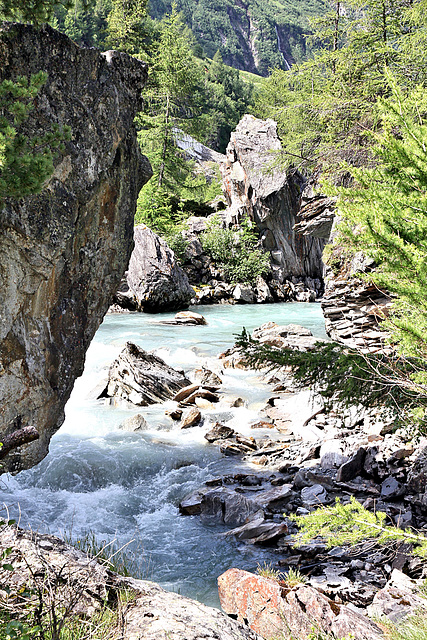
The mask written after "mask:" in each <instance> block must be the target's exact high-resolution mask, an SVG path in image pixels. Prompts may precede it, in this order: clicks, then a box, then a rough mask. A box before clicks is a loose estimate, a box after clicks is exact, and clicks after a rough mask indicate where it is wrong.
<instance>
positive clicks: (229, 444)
mask: <svg viewBox="0 0 427 640" xmlns="http://www.w3.org/2000/svg"><path fill="white" fill-rule="evenodd" d="M219 449H220V451H221V453H223V454H224V455H225V456H241V455H244V454H245V453H249V452H250V451H252V450H253V447H252V446H248V445H247V444H245V443H242V442H236V441H235V440H224V441H222V442H221V444H220V447H219Z"/></svg>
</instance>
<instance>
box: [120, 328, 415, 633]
mask: <svg viewBox="0 0 427 640" xmlns="http://www.w3.org/2000/svg"><path fill="white" fill-rule="evenodd" d="M252 336H253V337H254V338H256V339H258V340H260V341H261V342H263V343H266V344H269V345H270V346H271V345H272V346H276V347H283V346H291V347H292V348H295V349H300V350H304V351H305V350H312V349H315V348H316V344H317V343H318V339H316V338H314V337H313V336H312V334H311V332H310V331H309V330H307V329H305V328H304V327H301V326H298V325H286V326H283V325H278V324H276V323H274V322H269V323H266V324H265V325H263V326H262V327H260V328H258V329H256V330H255V331H254V332H253V334H252ZM128 351H129V349H128V350H127V352H126V353H128ZM230 367H239V368H246V363H245V360H244V358H243V357H242V356H241V354H239V353H238V352H237V351H236V350H235V349H230V350H228V351H227V352H225V353H223V354H221V355H220V357H219V363H218V367H217V370H216V372H213V371H209V370H206V369H202V370H197V371H194V372H193V375H190V376H189V377H190V378H192V379H193V380H194V381H193V382H192V383H191V384H189V385H188V386H183V387H182V389H181V390H180V391H178V393H176V394H174V393H173V392H172V391H171V392H170V394H169V397H170V398H171V399H172V401H173V402H174V403H175V406H172V408H171V407H170V406H169V408H168V410H167V414H168V416H169V417H170V418H171V419H172V420H174V421H176V422H177V423H178V424H179V425H180V427H181V428H182V429H188V428H192V427H194V426H200V424H203V420H204V416H203V413H204V410H212V409H213V408H214V406H215V405H220V404H221V403H223V404H224V403H228V406H239V404H244V402H245V401H244V399H242V398H239V397H235V398H231V399H230V398H227V397H226V392H225V390H224V389H223V386H222V380H221V371H224V369H227V368H230ZM115 368H116V369H117V365H115ZM128 369H129V367H128ZM114 371H115V369H114V368H112V369H111V370H110V376H111V375H114ZM263 375H264V377H265V378H266V379H267V381H268V383H269V384H270V385H271V388H272V394H271V397H270V398H269V400H268V402H267V403H266V405H265V406H264V407H263V408H262V410H261V411H260V413H259V415H258V417H257V419H256V420H254V421H253V424H252V425H251V426H252V427H253V430H254V433H256V434H257V433H258V432H259V430H260V429H262V430H264V433H263V435H262V436H259V435H258V437H257V436H255V437H252V436H248V435H243V434H241V433H239V431H238V429H236V428H233V427H231V426H230V424H227V421H224V422H216V423H215V424H213V425H212V424H209V428H208V429H207V430H206V432H205V434H204V437H205V439H206V440H207V441H208V442H209V443H211V444H212V445H213V446H216V447H219V449H220V451H221V453H222V454H223V455H224V456H230V457H231V456H236V457H240V458H242V459H243V460H244V461H245V462H246V463H249V465H250V467H251V470H250V472H243V473H242V472H240V473H234V474H229V475H225V476H224V475H223V476H218V477H216V478H213V479H210V480H209V481H207V482H205V484H204V485H202V486H200V487H199V488H198V489H197V490H196V491H193V492H191V493H190V494H189V495H187V496H186V497H185V498H184V499H183V500H182V501H181V502H180V512H181V514H183V515H187V516H198V517H199V518H200V519H201V520H202V521H203V522H204V523H207V524H212V523H215V524H218V523H221V524H223V525H225V526H226V527H227V528H228V531H226V532H224V533H223V534H222V536H223V537H224V538H235V539H237V540H238V541H240V542H242V543H244V544H245V545H255V546H258V547H260V548H265V547H269V548H270V549H271V550H273V551H274V554H275V560H274V565H275V567H276V569H277V570H278V571H280V572H282V573H283V577H285V576H286V574H287V573H288V572H289V570H290V569H291V568H298V570H299V571H300V572H301V573H302V574H303V576H304V577H305V579H306V580H307V587H305V588H306V589H307V588H308V587H310V588H312V589H315V590H316V593H321V594H323V596H326V597H327V599H328V598H329V599H330V601H332V602H334V603H335V604H337V605H340V606H341V605H343V606H344V605H345V606H344V608H343V609H342V615H343V616H344V617H346V616H347V617H346V623H345V624H346V625H347V626H348V630H350V629H351V628H352V626H353V627H354V625H356V623H357V624H359V626H360V625H361V626H360V629H361V630H360V632H359V631H358V632H356V636H355V637H357V638H371V637H372V638H374V637H380V636H381V635H382V631H381V630H380V629H379V628H376V629H374V628H373V627H372V628H371V627H369V624H368V623H367V622H366V623H365V622H364V620H365V619H364V617H363V616H365V615H366V614H369V615H373V614H375V615H377V616H381V615H386V616H389V617H391V619H399V618H400V617H403V616H404V615H406V614H407V613H408V611H409V610H411V607H412V605H413V606H415V604H416V602H417V596H414V598H415V599H414V600H413V602H412V600H411V597H409V596H408V595H406V596H405V597H403V596H402V597H401V598H400V599H399V598H398V597H395V596H393V595H390V593H391V592H390V589H392V590H393V589H394V588H396V589H397V590H399V589H401V590H403V591H402V593H403V592H405V589H406V590H407V589H408V588H409V587H408V584H409V586H411V585H412V587H411V589H412V591H415V590H416V583H415V582H412V583H411V580H419V579H423V578H425V577H427V565H426V563H425V562H423V561H422V560H421V559H420V558H418V557H415V556H413V555H412V554H411V547H410V545H408V544H404V543H402V542H399V543H398V542H396V543H392V544H388V545H381V544H378V543H376V542H375V541H373V540H366V541H365V542H363V543H359V544H358V545H356V546H352V547H351V546H349V545H344V546H337V547H334V548H332V549H330V548H329V547H328V545H327V541H326V540H324V539H321V538H318V539H314V540H313V541H311V542H309V543H306V544H303V545H298V544H297V541H296V536H297V533H298V527H297V525H296V524H295V522H294V521H293V520H292V519H290V518H289V517H288V516H290V515H293V514H296V515H306V514H309V513H310V512H311V511H313V509H317V508H318V507H321V506H327V505H332V504H334V503H335V501H336V500H337V499H339V500H340V501H341V502H342V503H343V504H346V503H348V502H349V501H350V500H351V499H352V498H355V499H356V500H357V501H358V502H360V503H361V504H362V505H363V506H364V507H365V508H367V509H369V510H372V511H383V512H385V513H386V514H387V516H388V523H389V524H395V525H397V526H399V527H403V528H406V527H408V526H413V527H416V528H417V529H418V530H420V531H425V530H427V499H426V494H425V474H426V471H425V468H426V467H425V463H426V450H427V439H426V438H425V437H419V438H417V439H414V438H413V434H411V433H410V432H409V431H408V430H406V429H405V428H404V427H399V428H397V427H396V425H395V424H394V422H393V421H392V420H391V417H390V416H387V414H385V413H384V412H382V411H379V410H375V411H366V410H362V408H359V407H352V408H350V409H349V410H347V411H345V412H343V411H337V410H336V409H335V410H334V409H329V410H327V409H326V407H325V405H324V402H323V400H322V398H321V397H320V396H318V395H315V394H313V393H312V392H311V391H310V390H309V389H303V390H297V389H295V388H294V386H293V381H292V379H291V378H290V376H289V374H288V372H286V371H284V370H279V371H276V372H274V373H272V372H268V373H264V374H263ZM118 395H119V396H120V395H121V391H118ZM266 430H268V431H269V433H268V434H267V433H266ZM405 576H406V577H405ZM233 580H234V579H233ZM233 580H230V579H228V582H227V581H226V583H227V588H226V589H225V591H226V592H227V593H226V595H224V596H223V598H222V600H224V602H227V605H226V606H225V608H226V610H227V611H228V612H229V613H236V612H237V614H238V615H239V616H240V618H241V619H242V620H243V619H245V618H248V615H249V614H248V615H243V614H242V613H241V611H240V609H239V605H238V604H236V596H235V587H234V586H233V584H234V582H233ZM408 581H409V583H408ZM246 589H249V587H248V586H247V587H246ZM411 589H410V591H411ZM412 591H411V593H412ZM230 594H231V595H230ZM240 597H241V598H243V595H242V594H241V595H240ZM307 597H308V596H307ZM316 597H317V596H316ZM405 598H406V599H405ZM408 598H409V599H408ZM231 601H233V603H234V604H233V606H231V605H230V602H231ZM326 601H327V600H325V602H326ZM224 602H222V604H223V606H224ZM328 602H329V601H328ZM347 605H348V606H349V607H350V609H348V611H351V612H352V613H351V614H350V613H347V608H346V607H347ZM251 606H255V605H251ZM328 606H329V605H328ZM227 607H228V608H227ZM233 607H234V609H233ZM252 613H253V611H252ZM355 613H356V614H357V615H354V614H355ZM348 616H349V617H348ZM364 625H365V626H364ZM366 625H367V626H366ZM303 626H304V625H303ZM356 626H357V625H356ZM253 628H254V629H256V630H257V631H262V626H261V627H259V626H257V625H255V626H254V627H253ZM344 628H346V627H345V625H344V627H342V628H341V627H339V626H338V627H336V629H335V632H338V629H344ZM331 629H332V628H331ZM331 629H328V628H326V629H325V630H326V631H331ZM332 630H333V629H332ZM353 633H355V630H354V628H353ZM266 637H267V636H266Z"/></svg>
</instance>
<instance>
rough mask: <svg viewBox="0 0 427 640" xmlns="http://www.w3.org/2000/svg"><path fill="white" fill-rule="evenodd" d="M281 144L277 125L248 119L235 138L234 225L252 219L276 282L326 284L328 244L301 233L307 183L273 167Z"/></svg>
mask: <svg viewBox="0 0 427 640" xmlns="http://www.w3.org/2000/svg"><path fill="white" fill-rule="evenodd" d="M280 149H281V143H280V140H279V138H278V137H277V130H276V123H275V122H274V121H273V120H265V121H264V120H259V119H257V118H254V117H253V116H250V115H245V116H244V117H243V118H242V120H241V121H240V122H239V124H238V126H237V128H236V130H235V131H234V132H233V133H232V134H231V140H230V143H229V145H228V147H227V159H226V162H225V163H224V164H223V165H222V168H221V172H222V177H223V183H224V189H225V195H226V198H227V201H228V204H229V210H228V215H229V217H230V221H239V220H240V219H241V218H242V217H243V216H245V215H248V216H249V217H250V218H251V219H252V220H254V221H255V222H256V224H257V226H258V228H259V230H260V232H261V234H262V242H263V246H264V248H265V249H267V250H268V251H270V252H271V257H272V273H273V279H275V280H277V281H278V282H280V283H281V282H284V280H285V279H290V278H291V277H294V278H304V277H307V276H308V277H310V278H321V277H322V273H323V263H322V251H323V247H324V245H325V241H324V240H323V239H321V238H313V237H308V236H304V235H302V234H301V233H296V231H295V229H294V227H295V224H296V223H297V222H298V219H297V213H298V210H299V207H300V197H301V192H302V190H303V188H304V178H303V177H302V176H301V175H300V174H299V173H298V172H294V173H292V174H290V173H288V174H286V173H285V172H284V171H283V170H282V169H281V168H279V167H276V168H275V167H273V166H272V165H273V163H274V155H273V154H272V152H274V151H279V150H280Z"/></svg>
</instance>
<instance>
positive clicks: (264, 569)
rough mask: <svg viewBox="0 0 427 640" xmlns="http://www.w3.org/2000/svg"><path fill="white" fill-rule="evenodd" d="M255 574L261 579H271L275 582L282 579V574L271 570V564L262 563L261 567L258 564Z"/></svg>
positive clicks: (276, 570)
mask: <svg viewBox="0 0 427 640" xmlns="http://www.w3.org/2000/svg"><path fill="white" fill-rule="evenodd" d="M256 572H257V574H258V575H259V576H262V577H263V578H271V579H272V580H277V582H279V580H281V579H282V577H283V574H282V573H281V572H280V571H279V570H278V569H273V567H272V565H271V562H265V561H264V563H263V564H262V565H261V564H258V565H257V568H256Z"/></svg>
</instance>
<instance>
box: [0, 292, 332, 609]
mask: <svg viewBox="0 0 427 640" xmlns="http://www.w3.org/2000/svg"><path fill="white" fill-rule="evenodd" d="M194 311H196V312H197V313H202V314H203V315H204V316H205V318H206V320H207V321H208V325H206V326H173V325H165V324H161V321H162V320H165V319H170V318H172V317H173V315H174V314H172V313H169V314H159V315H155V316H153V315H146V314H123V315H108V316H106V318H105V319H104V322H103V323H102V325H101V327H100V328H99V330H98V332H97V333H96V335H95V337H94V339H93V342H92V344H91V346H90V348H89V350H88V353H87V358H86V366H85V371H84V373H83V375H82V377H81V378H79V379H78V380H77V381H76V384H75V387H74V390H73V393H72V395H71V398H70V400H69V402H68V403H67V406H66V419H65V422H64V424H63V426H62V427H61V429H60V430H59V431H58V433H57V434H56V435H55V436H54V438H53V439H52V441H51V445H50V453H49V455H48V456H47V457H46V458H45V459H44V460H43V461H42V462H41V463H40V464H38V465H37V466H36V467H34V468H33V469H30V470H28V471H24V472H21V473H20V474H18V475H17V476H14V477H12V476H2V480H1V486H0V502H3V503H4V504H5V505H6V506H7V509H8V513H9V517H11V518H15V519H17V520H19V523H20V525H21V526H22V527H31V528H32V529H33V530H38V531H40V532H50V533H52V534H56V535H60V536H65V537H67V538H68V539H70V538H71V539H73V540H82V539H83V538H84V537H85V536H88V535H89V536H90V535H92V534H93V535H94V536H95V538H96V539H97V541H98V542H101V541H108V542H110V541H114V546H116V547H117V546H119V547H120V546H121V545H123V544H126V543H127V542H129V541H131V542H130V544H129V545H128V547H127V548H126V553H127V555H128V557H129V559H130V563H131V567H132V569H133V571H134V572H135V573H136V574H137V576H136V577H141V578H146V579H150V580H154V581H156V582H158V583H160V584H161V585H162V586H163V587H164V588H166V589H168V590H173V591H176V592H178V593H181V594H183V595H186V596H189V597H192V598H196V599H198V600H200V601H201V602H204V603H206V604H209V605H211V606H218V596H217V588H216V579H217V577H218V575H220V574H221V573H222V572H223V571H225V570H226V569H228V568H230V567H231V566H237V567H240V568H242V569H248V570H254V569H255V568H256V566H257V563H258V562H262V561H263V559H266V558H267V559H268V553H269V552H268V551H267V550H264V551H263V550H260V549H259V548H253V547H251V546H249V545H245V544H243V543H238V542H236V541H234V540H231V539H230V538H229V539H223V538H221V537H220V536H219V534H220V533H221V532H222V531H223V530H224V528H223V527H222V526H208V525H205V524H202V523H201V522H200V520H199V518H198V517H197V516H181V515H180V514H179V511H178V504H179V502H180V500H181V499H182V498H183V497H184V496H185V495H186V494H187V493H189V492H190V491H191V490H193V489H196V488H197V487H199V486H200V485H201V484H202V483H203V482H205V481H206V480H207V479H211V478H214V477H216V476H218V475H221V474H225V473H229V472H236V471H237V470H240V469H242V468H244V467H246V468H248V465H245V464H244V463H243V462H240V461H238V460H236V459H233V458H225V457H222V455H221V454H220V452H219V450H218V448H217V447H216V446H214V445H209V444H208V443H207V442H206V440H205V439H204V437H203V436H204V433H206V431H208V430H209V428H210V427H209V424H211V423H214V422H216V421H217V420H220V421H221V422H223V423H225V422H226V423H227V424H228V425H230V426H232V427H233V428H235V429H236V430H238V431H239V432H241V433H244V434H247V435H254V436H255V437H257V436H259V435H262V433H263V432H262V431H261V430H257V431H254V430H251V429H250V427H249V424H250V422H251V421H252V422H253V421H255V419H256V418H257V415H258V413H257V412H258V411H259V409H260V408H261V407H262V406H263V404H264V403H265V401H266V400H267V398H268V397H269V395H271V390H270V389H269V388H268V387H267V386H266V385H264V384H262V383H261V382H260V381H259V380H258V379H257V376H256V374H255V373H254V372H244V371H240V370H224V372H223V373H221V377H222V379H223V381H224V389H225V390H226V394H231V395H238V396H241V397H242V398H244V399H245V400H246V401H247V406H242V407H239V408H233V409H230V408H228V407H227V406H218V407H215V410H211V411H205V412H203V413H204V416H205V418H204V423H203V425H202V426H200V427H193V428H191V429H186V430H181V429H180V428H179V426H178V424H177V423H173V422H172V421H171V419H170V418H168V417H167V416H166V415H165V408H167V404H166V406H165V405H164V404H163V405H154V406H151V407H143V408H141V407H135V409H124V408H117V407H113V406H110V405H106V404H105V401H103V400H91V399H88V395H89V392H90V391H91V390H92V389H93V388H94V387H95V386H96V385H97V383H98V382H99V381H100V380H101V379H102V378H103V377H104V376H105V374H106V372H107V369H108V366H109V365H110V364H111V362H112V361H113V360H114V358H115V357H116V356H117V355H118V354H119V352H120V351H121V349H122V348H123V346H124V344H125V342H126V341H128V340H130V341H133V342H135V343H137V344H138V345H140V346H141V347H142V348H144V349H146V350H155V352H156V354H157V355H159V356H160V357H162V358H163V359H164V360H165V361H166V362H167V363H168V364H170V365H172V366H174V367H178V368H182V369H184V370H185V371H186V372H187V373H188V374H189V377H190V378H191V377H192V371H194V369H195V368H197V367H198V366H200V365H202V364H203V365H206V366H208V367H211V368H214V367H216V368H217V367H218V360H217V358H216V356H217V355H218V354H219V353H221V352H222V351H224V350H225V349H226V348H228V347H230V346H231V345H232V344H233V342H234V338H233V336H234V334H236V333H239V332H240V331H241V329H242V327H243V326H245V327H246V328H247V329H248V330H252V329H254V328H255V327H257V326H259V325H261V324H262V323H264V322H267V321H270V320H274V321H275V322H277V323H278V324H289V323H296V324H302V325H304V326H306V327H308V328H309V329H311V331H312V332H313V334H314V335H315V336H318V337H324V336H325V333H324V323H323V317H322V313H321V309H320V305H319V304H304V303H283V304H271V305H248V306H229V305H216V306H205V307H197V308H195V309H194ZM134 413H142V414H143V415H144V417H145V418H146V420H147V423H148V429H147V430H146V431H144V432H143V433H127V432H124V431H122V430H120V429H118V426H119V424H120V423H121V422H122V421H123V420H124V419H125V418H127V417H129V416H130V415H133V414H134ZM269 435H271V433H270V434H269Z"/></svg>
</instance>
